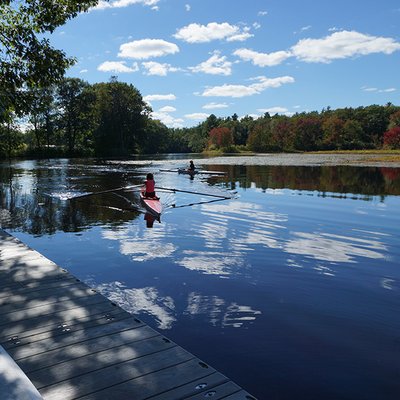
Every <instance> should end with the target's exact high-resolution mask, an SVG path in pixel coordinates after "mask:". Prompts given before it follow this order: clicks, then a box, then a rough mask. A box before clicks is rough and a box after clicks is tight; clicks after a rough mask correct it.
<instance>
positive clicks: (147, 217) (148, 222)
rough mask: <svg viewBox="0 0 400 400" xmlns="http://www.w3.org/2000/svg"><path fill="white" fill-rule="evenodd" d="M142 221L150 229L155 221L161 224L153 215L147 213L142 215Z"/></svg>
mask: <svg viewBox="0 0 400 400" xmlns="http://www.w3.org/2000/svg"><path fill="white" fill-rule="evenodd" d="M144 220H145V221H146V227H147V228H152V227H153V224H154V221H155V220H157V221H158V222H161V221H160V217H158V218H157V217H156V216H154V215H153V214H151V213H149V212H147V213H146V214H144Z"/></svg>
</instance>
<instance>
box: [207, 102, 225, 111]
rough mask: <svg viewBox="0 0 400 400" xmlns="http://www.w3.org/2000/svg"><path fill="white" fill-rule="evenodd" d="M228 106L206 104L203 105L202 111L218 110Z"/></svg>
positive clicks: (223, 104)
mask: <svg viewBox="0 0 400 400" xmlns="http://www.w3.org/2000/svg"><path fill="white" fill-rule="evenodd" d="M228 107H229V105H228V104H226V103H207V104H204V106H203V107H202V108H203V109H204V110H216V109H219V108H228Z"/></svg>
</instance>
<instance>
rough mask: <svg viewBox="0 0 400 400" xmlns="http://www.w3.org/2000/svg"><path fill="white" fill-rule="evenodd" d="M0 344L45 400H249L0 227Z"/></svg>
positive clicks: (0, 389)
mask: <svg viewBox="0 0 400 400" xmlns="http://www.w3.org/2000/svg"><path fill="white" fill-rule="evenodd" d="M0 344H1V346H3V348H4V349H5V350H6V351H7V353H8V354H9V355H10V356H11V358H12V359H13V360H14V361H15V363H16V364H17V365H18V366H19V368H20V369H21V370H22V371H23V372H24V373H25V374H26V376H27V377H28V378H29V380H30V381H31V382H32V383H33V385H34V386H35V387H36V389H37V390H38V391H39V393H40V395H41V396H42V397H43V398H44V399H45V400H56V399H61V400H70V399H71V400H72V399H81V400H100V399H101V400H108V399H111V400H119V399H123V400H128V399H129V400H141V399H143V400H144V399H151V400H177V399H191V400H200V399H208V398H210V399H213V400H216V399H225V400H255V398H254V397H253V396H251V395H250V394H249V393H247V392H246V391H245V390H243V389H242V388H240V387H239V386H238V385H236V384H235V383H234V382H232V381H231V380H229V379H228V378H227V377H226V376H224V375H223V374H221V373H219V372H217V371H216V370H215V369H213V368H212V367H211V366H209V365H207V364H206V363H204V362H203V361H201V360H199V359H198V358H196V357H195V356H194V355H193V354H191V353H189V352H187V351H186V350H184V349H183V348H181V347H180V346H178V345H177V344H176V343H173V342H172V341H171V340H169V339H167V338H166V337H165V336H164V335H162V334H160V333H159V332H157V331H155V330H154V329H152V328H150V327H149V326H147V325H146V324H144V323H143V322H141V321H140V320H139V319H137V318H136V317H135V316H133V315H131V314H129V313H128V312H125V311H124V310H122V309H121V308H120V307H118V306H117V305H116V304H115V303H113V302H111V301H110V300H108V299H106V298H105V297H104V296H102V295H101V294H99V293H97V292H96V291H95V290H94V289H91V288H89V287H88V286H87V285H86V284H84V283H83V282H81V281H79V279H76V278H75V277H74V276H72V275H71V274H70V273H69V272H68V271H66V270H64V269H62V268H60V267H58V266H57V265H56V264H54V263H53V262H51V261H50V260H48V259H47V258H45V257H44V256H42V255H41V254H39V253H38V252H36V251H34V250H32V249H30V248H29V247H27V246H26V245H24V244H23V243H21V242H20V241H19V240H17V239H16V238H14V237H12V236H10V235H8V234H7V233H5V232H4V231H2V230H1V229H0ZM0 358H1V353H0ZM0 373H1V369H0ZM15 384H16V385H17V381H16V383H15ZM1 385H2V380H1V377H0V399H3V398H7V399H8V398H12V397H11V396H9V397H7V396H6V395H5V391H6V390H7V387H5V386H3V387H1ZM8 386H10V382H8ZM2 394H4V397H2ZM21 398H22V397H21ZM15 399H17V397H15ZM18 400H20V398H18Z"/></svg>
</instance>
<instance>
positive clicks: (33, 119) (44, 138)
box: [26, 87, 57, 151]
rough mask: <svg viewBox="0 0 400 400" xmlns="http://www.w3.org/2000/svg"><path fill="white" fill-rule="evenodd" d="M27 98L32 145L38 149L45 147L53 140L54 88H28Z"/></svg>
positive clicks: (55, 112) (54, 120) (54, 116)
mask: <svg viewBox="0 0 400 400" xmlns="http://www.w3.org/2000/svg"><path fill="white" fill-rule="evenodd" d="M26 97H27V98H28V99H29V101H28V103H29V109H28V122H29V123H30V124H31V126H32V129H31V133H32V134H33V136H34V138H35V141H34V147H35V148H36V149H38V150H39V151H41V150H42V148H43V146H44V145H46V146H47V148H49V147H50V145H52V144H54V141H55V137H54V134H55V124H56V116H57V110H56V107H55V103H54V88H53V87H47V88H30V89H29V90H28V91H27V92H26Z"/></svg>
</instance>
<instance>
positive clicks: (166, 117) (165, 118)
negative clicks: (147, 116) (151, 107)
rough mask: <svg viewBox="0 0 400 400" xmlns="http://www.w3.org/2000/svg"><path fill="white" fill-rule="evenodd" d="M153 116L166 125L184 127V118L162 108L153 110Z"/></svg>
mask: <svg viewBox="0 0 400 400" xmlns="http://www.w3.org/2000/svg"><path fill="white" fill-rule="evenodd" d="M151 118H153V119H158V120H160V121H161V122H162V123H163V124H164V125H166V126H168V127H170V128H182V127H183V122H184V121H183V119H182V118H174V117H173V116H172V115H170V114H169V113H168V112H162V111H161V110H160V111H158V112H152V113H151Z"/></svg>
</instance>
